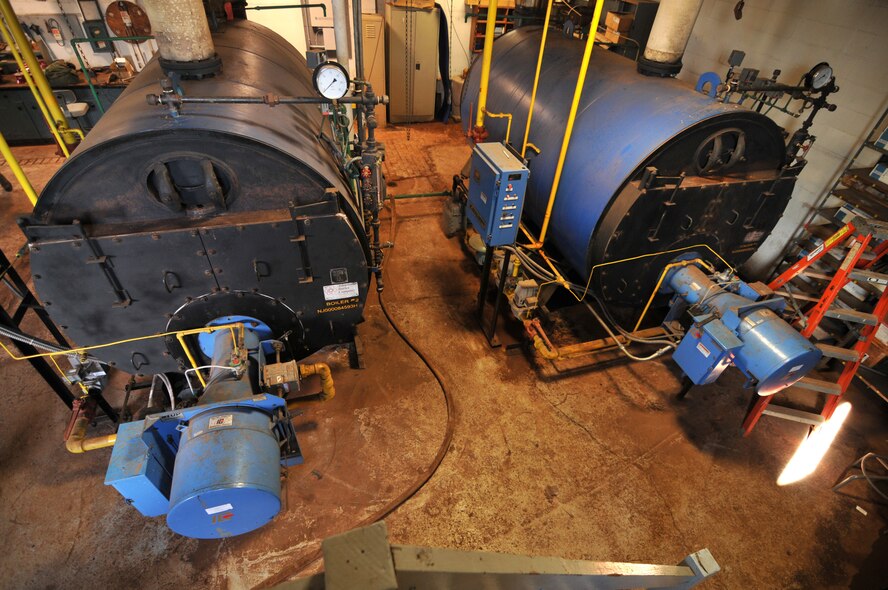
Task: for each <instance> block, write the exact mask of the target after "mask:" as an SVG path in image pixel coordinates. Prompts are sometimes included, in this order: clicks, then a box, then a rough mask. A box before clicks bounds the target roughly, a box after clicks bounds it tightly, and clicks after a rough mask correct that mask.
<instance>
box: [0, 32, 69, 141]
mask: <svg viewBox="0 0 888 590" xmlns="http://www.w3.org/2000/svg"><path fill="white" fill-rule="evenodd" d="M7 26H8V25H7V24H6V22H5V21H4V20H3V19H2V18H0V38H2V39H3V42H4V43H6V45H7V46H8V49H9V52H10V53H11V54H12V57H13V59H15V63H16V65H17V66H18V68H19V70H21V72H22V77H23V78H24V79H25V82H27V83H28V88H30V89H31V94H33V95H34V101H35V102H36V103H37V106H38V107H40V112H41V113H42V114H43V119H44V120H45V121H46V124H47V125H48V126H49V130H50V131H51V132H52V135H53V137H55V140H56V143H58V144H59V149H61V150H62V153H63V154H65V157H66V158H68V157H70V156H71V152H70V151H69V150H68V146H67V145H65V140H63V139H62V136H61V135H60V134H59V130H58V128H57V127H56V124H55V121H53V120H52V115H50V113H49V110H47V108H46V102H45V101H44V100H43V97H42V96H41V95H40V91H39V90H37V86H36V85H35V83H34V78H33V76H31V74H30V72H29V71H28V68H26V67H25V63H24V62H23V61H22V56H21V54H19V52H18V50H17V49H16V47H15V44H13V42H12V37H10V33H9V31H8V29H7Z"/></svg>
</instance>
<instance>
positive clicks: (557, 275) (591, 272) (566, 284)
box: [518, 223, 736, 330]
mask: <svg viewBox="0 0 888 590" xmlns="http://www.w3.org/2000/svg"><path fill="white" fill-rule="evenodd" d="M518 227H519V228H521V231H523V232H524V235H525V236H527V238H528V239H529V240H531V241H533V236H532V234H531V233H530V231H529V230H528V229H527V228H526V227H524V224H523V223H519V224H518ZM695 248H705V249H706V250H709V251H710V252H712V254H713V255H714V256H715V257H716V258H718V259H719V260H720V261H721V262H722V264H724V265H725V266H726V267H727V268H728V269H729V270H730V271H731V272H736V270H735V269H734V267H733V266H731V265H730V264H728V261H727V260H725V259H724V258H722V256H721V254H719V253H718V252H716V251H715V250H713V249H712V248H711V247H709V246H708V245H706V244H694V245H692V246H683V247H681V248H673V249H672V250H661V251H660V252H651V253H649V254H639V255H638V256H630V257H629V258H621V259H620V260H611V261H609V262H601V263H598V264H596V265H594V266H592V268H591V270H589V279H588V280H587V281H586V287H585V289H583V294H582V295H581V296H579V297H578V296H577V294H576V293H574V292H573V290H572V289H571V288H570V283H569V282H568V281H567V279H565V278H564V276H562V274H561V273H560V272H559V271H558V269H557V268H556V267H555V265H554V264H553V263H552V261H551V260H550V259H549V257H548V256H546V252H545V251H544V250H543V249H540V250H537V252H539V254H540V256H542V257H543V260H544V261H545V262H546V264H547V265H548V266H549V268H550V269H552V273H553V274H554V275H555V279H553V280H551V281H547V282H546V283H543V285H548V284H551V283H558V284H560V285H561V286H562V287H564V288H565V289H566V290H567V291H568V293H570V294H571V295H573V297H574V299H576V300H577V301H578V302H582V301H583V300H584V299H585V298H586V295H588V294H589V286H590V285H591V284H592V276H593V275H594V274H595V271H596V269H599V268H601V267H604V266H612V265H614V264H622V263H624V262H632V261H633V260H641V259H642V258H650V257H652V256H661V255H663V254H675V253H677V252H684V251H686V250H693V249H695ZM697 260H699V261H700V262H701V263H702V264H703V265H704V266H706V267H708V268H709V269H710V270H711V271H714V270H715V269H714V268H713V267H712V266H711V265H709V264H708V263H706V262H704V261H702V260H700V259H697ZM676 264H678V263H673V264H668V265H666V267H665V268H664V269H663V273H662V274H661V275H660V280H659V281H658V282H657V287H656V288H655V289H654V294H656V292H657V290H658V289H659V288H660V284H661V283H662V281H663V277H664V276H665V274H666V270H668V269H669V268H670V267H672V266H676ZM543 285H540V286H541V287H542V286H543ZM653 298H654V295H653V294H652V295H651V299H650V300H649V301H648V304H647V306H646V307H645V309H644V312H643V313H642V316H641V317H642V318H644V313H645V312H647V309H648V307H650V304H651V301H653ZM639 323H641V320H639ZM637 329H638V327H637V326H636V330H637Z"/></svg>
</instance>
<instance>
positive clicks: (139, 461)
mask: <svg viewBox="0 0 888 590" xmlns="http://www.w3.org/2000/svg"><path fill="white" fill-rule="evenodd" d="M144 428H145V421H144V420H140V421H138V422H125V423H123V424H121V425H120V427H119V428H118V430H117V442H116V443H115V444H114V449H113V450H112V451H111V462H110V463H109V464H108V472H107V473H106V474H105V485H109V486H114V488H115V489H116V490H117V491H118V492H120V495H121V496H123V497H124V498H126V501H127V503H128V504H131V505H132V506H133V507H134V508H136V509H137V510H138V511H139V512H141V513H142V514H143V515H145V516H160V515H161V514H166V513H167V510H168V509H169V505H170V498H169V495H170V486H171V485H172V464H171V463H170V462H169V461H168V460H167V459H165V457H163V455H162V454H160V453H158V452H157V449H156V448H152V447H149V446H148V445H147V444H145V441H144V440H143V437H142V433H143V429H144Z"/></svg>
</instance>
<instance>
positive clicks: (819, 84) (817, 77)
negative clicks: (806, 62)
mask: <svg viewBox="0 0 888 590" xmlns="http://www.w3.org/2000/svg"><path fill="white" fill-rule="evenodd" d="M832 77H833V69H832V68H831V67H830V65H829V64H828V63H826V62H824V63H820V64H817V65H816V66H814V67H813V68H811V71H810V72H809V73H808V79H809V80H810V81H811V82H810V83H811V88H813V89H814V90H820V89H821V88H823V87H824V86H826V85H827V84H828V83H829V81H830V80H832Z"/></svg>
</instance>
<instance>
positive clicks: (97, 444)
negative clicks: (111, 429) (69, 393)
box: [65, 398, 117, 454]
mask: <svg viewBox="0 0 888 590" xmlns="http://www.w3.org/2000/svg"><path fill="white" fill-rule="evenodd" d="M74 404H75V406H74V410H73V411H74V413H75V415H76V418H74V424H73V425H72V426H71V431H70V432H69V433H68V438H67V439H66V440H65V448H66V449H68V452H69V453H75V454H80V453H85V452H86V451H94V450H96V449H105V448H107V447H113V446H114V443H115V442H117V435H116V434H106V435H105V436H94V437H91V438H87V437H86V430H87V428H89V423H90V422H92V420H93V418H94V417H95V401H93V400H90V399H86V398H84V399H81V400H77V401H75V402H74ZM73 417H74V416H72V418H73Z"/></svg>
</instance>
